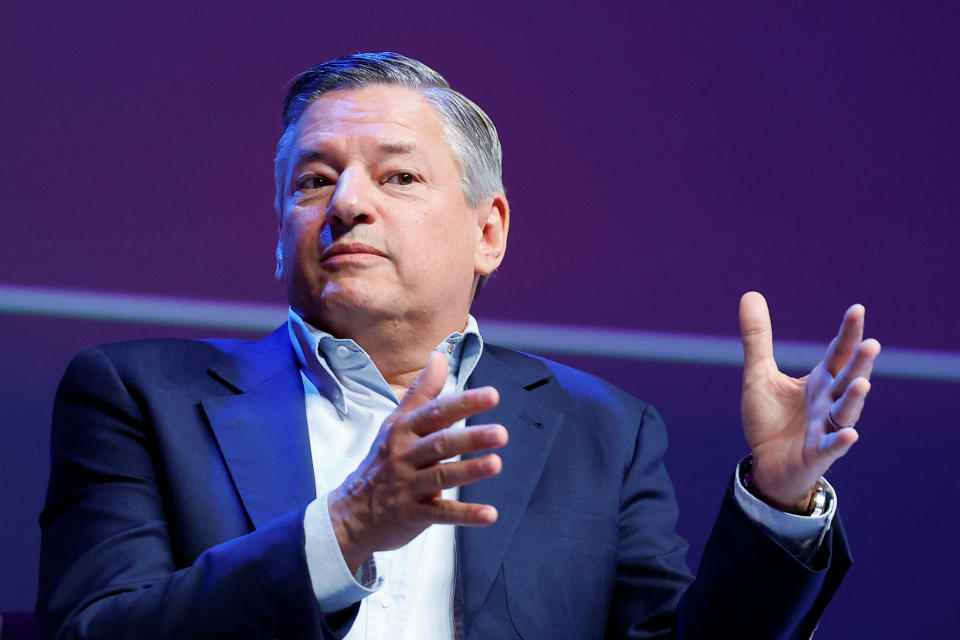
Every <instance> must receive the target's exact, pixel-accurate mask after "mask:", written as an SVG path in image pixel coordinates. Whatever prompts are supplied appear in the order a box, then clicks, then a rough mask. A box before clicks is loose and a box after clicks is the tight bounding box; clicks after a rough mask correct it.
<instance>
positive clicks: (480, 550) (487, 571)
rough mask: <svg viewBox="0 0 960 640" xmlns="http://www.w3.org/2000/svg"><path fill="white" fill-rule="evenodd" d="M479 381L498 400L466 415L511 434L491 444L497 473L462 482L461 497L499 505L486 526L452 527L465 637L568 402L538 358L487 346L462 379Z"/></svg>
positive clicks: (473, 384)
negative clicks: (498, 444) (498, 460)
mask: <svg viewBox="0 0 960 640" xmlns="http://www.w3.org/2000/svg"><path fill="white" fill-rule="evenodd" d="M484 385H491V386H494V387H496V388H497V390H498V391H499V392H500V404H498V405H497V406H496V407H494V408H493V409H491V410H490V411H488V412H486V413H483V414H481V415H479V416H474V417H472V418H471V419H469V420H468V421H467V422H468V424H484V423H499V424H502V425H503V426H505V427H506V428H507V430H508V431H509V433H510V440H509V443H508V444H507V446H505V447H504V448H502V449H499V450H498V451H497V453H498V454H499V455H500V457H501V459H502V460H503V470H502V471H501V472H500V475H498V476H497V477H495V478H489V479H486V480H483V481H481V482H477V483H476V484H471V485H466V486H464V487H461V489H460V500H463V501H465V502H476V503H483V504H492V505H493V506H495V507H496V508H497V511H498V517H497V522H496V523H494V524H493V525H490V526H489V527H461V528H458V529H457V549H458V553H457V563H458V564H457V567H458V576H457V579H458V581H459V585H458V588H460V589H462V591H461V593H462V594H463V622H464V629H465V631H466V635H467V636H469V632H470V627H471V625H472V622H473V619H474V617H475V616H476V614H477V611H478V610H479V609H480V606H481V605H482V604H483V601H484V600H485V599H486V597H487V593H488V592H489V590H490V587H491V586H492V585H493V582H494V579H495V578H496V576H497V573H498V572H499V571H500V565H501V564H502V562H503V558H504V555H505V554H506V550H507V548H508V546H509V544H510V541H511V540H512V538H513V535H514V533H515V531H516V529H517V525H518V524H519V522H520V519H521V518H522V517H523V513H524V511H526V508H527V504H528V502H529V501H530V496H531V495H532V493H533V490H534V487H536V485H537V482H538V480H539V478H540V474H541V473H542V471H543V466H544V464H545V463H546V460H547V456H548V454H549V452H550V448H551V446H552V444H553V441H554V439H555V437H556V435H557V432H558V431H559V430H560V426H561V424H562V423H563V416H564V411H565V409H566V406H567V402H568V396H567V394H566V392H564V391H563V389H561V388H560V385H559V383H558V382H557V380H556V378H555V377H554V376H553V374H552V373H551V371H550V370H549V369H548V368H547V366H546V364H544V363H543V362H542V361H541V360H539V359H536V358H533V357H531V356H527V355H525V354H521V353H518V352H515V351H510V350H507V349H502V348H498V347H494V346H490V345H486V346H485V350H484V354H483V357H482V358H481V359H480V362H479V363H478V364H477V368H476V369H475V371H474V373H473V376H472V377H471V378H470V381H469V383H468V386H469V387H470V388H476V387H480V386H484ZM464 457H472V456H464Z"/></svg>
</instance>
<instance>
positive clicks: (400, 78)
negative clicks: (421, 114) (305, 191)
mask: <svg viewBox="0 0 960 640" xmlns="http://www.w3.org/2000/svg"><path fill="white" fill-rule="evenodd" d="M371 84H387V85H396V86H400V87H408V88H410V89H414V90H416V91H418V92H419V93H420V94H421V95H423V97H424V98H425V99H426V100H427V102H429V103H430V105H431V106H433V108H434V109H436V110H437V112H438V113H439V114H440V117H441V118H442V120H443V130H444V135H445V136H446V138H447V142H448V143H449V144H450V149H451V151H452V152H453V157H454V160H455V161H456V162H457V167H458V169H459V171H460V185H461V186H462V188H463V193H464V196H466V199H467V202H469V203H470V206H473V207H476V206H479V205H480V204H481V203H482V202H483V201H484V199H486V198H487V197H488V196H490V195H493V194H494V193H502V192H503V191H504V189H503V178H502V174H503V152H502V150H501V148H500V139H499V137H498V136H497V129H496V128H495V127H494V126H493V122H492V121H491V120H490V118H489V117H488V116H487V114H486V113H484V112H483V110H482V109H481V108H480V107H478V106H477V105H476V104H475V103H474V102H473V101H472V100H470V99H469V98H467V97H466V96H464V95H463V94H462V93H460V92H458V91H454V90H453V89H451V88H450V83H448V82H447V81H446V80H445V79H444V77H443V76H441V75H440V74H439V73H437V72H436V71H434V70H433V69H431V68H430V67H428V66H427V65H425V64H423V63H422V62H419V61H417V60H413V59H412V58H408V57H406V56H402V55H400V54H398V53H391V52H389V51H384V52H382V53H355V54H353V55H349V56H343V57H341V58H336V59H334V60H330V61H328V62H323V63H321V64H318V65H316V66H314V67H311V68H310V69H308V70H307V71H304V72H303V73H301V74H300V75H298V76H297V77H296V79H295V80H294V82H293V86H291V87H290V91H288V92H287V97H286V99H285V100H284V102H283V120H282V124H283V134H282V135H281V136H280V141H279V142H278V143H277V155H276V157H275V158H274V179H275V180H276V186H277V193H276V200H275V202H274V207H275V208H276V210H277V215H279V216H282V215H283V192H284V187H285V181H286V170H287V159H288V158H289V151H290V144H291V142H292V141H293V135H294V130H295V128H296V127H295V125H296V124H297V121H298V120H299V119H300V116H302V115H303V112H304V110H306V108H307V107H308V106H309V105H310V103H311V102H313V101H314V100H316V99H317V98H318V97H320V96H321V95H322V94H324V93H326V92H328V91H333V90H335V89H359V88H361V87H365V86H367V85H371Z"/></svg>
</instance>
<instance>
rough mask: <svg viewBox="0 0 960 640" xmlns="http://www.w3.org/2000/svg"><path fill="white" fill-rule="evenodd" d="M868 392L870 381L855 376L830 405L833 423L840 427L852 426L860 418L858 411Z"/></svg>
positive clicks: (860, 409) (861, 408)
mask: <svg viewBox="0 0 960 640" xmlns="http://www.w3.org/2000/svg"><path fill="white" fill-rule="evenodd" d="M869 392H870V382H869V381H868V380H867V379H866V378H857V379H856V380H854V381H853V382H851V383H850V384H849V385H848V386H847V390H846V391H845V392H844V394H843V395H842V396H840V397H839V398H838V399H837V400H836V401H835V402H834V403H833V404H832V405H831V406H830V415H832V416H833V421H834V423H835V424H836V425H837V426H838V427H841V430H842V427H852V426H853V425H855V424H857V420H859V419H860V412H861V411H862V410H863V405H864V403H865V402H866V400H867V393H869Z"/></svg>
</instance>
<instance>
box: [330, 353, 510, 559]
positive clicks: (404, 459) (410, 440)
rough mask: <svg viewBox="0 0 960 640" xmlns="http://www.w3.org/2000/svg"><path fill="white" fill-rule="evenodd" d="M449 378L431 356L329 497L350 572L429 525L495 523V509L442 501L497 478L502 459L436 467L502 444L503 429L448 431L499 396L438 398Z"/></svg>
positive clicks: (488, 390) (476, 393) (440, 360)
mask: <svg viewBox="0 0 960 640" xmlns="http://www.w3.org/2000/svg"><path fill="white" fill-rule="evenodd" d="M446 379H447V363H446V360H445V359H444V357H443V356H442V355H440V354H439V353H432V354H431V355H430V358H429V359H428V360H427V366H426V368H425V369H424V370H423V373H422V374H421V376H420V378H419V379H418V380H417V381H416V382H415V383H414V384H413V385H412V386H411V387H410V389H409V391H407V393H406V395H404V397H403V400H402V401H401V402H400V406H399V407H397V409H396V410H395V411H394V412H393V413H391V414H390V416H389V417H387V419H386V420H385V421H384V423H383V425H382V426H381V428H380V433H379V435H378V436H377V439H376V440H375V441H374V443H373V445H372V446H371V447H370V452H369V453H368V454H367V456H366V458H364V460H363V462H361V463H360V466H359V467H357V469H356V470H355V471H354V472H353V473H351V474H350V475H349V476H347V479H346V480H344V482H343V484H341V485H340V486H339V487H337V488H336V489H335V490H333V491H332V492H331V493H330V494H329V496H328V498H327V505H328V508H329V510H330V519H331V521H332V523H333V529H334V532H335V533H336V536H337V541H338V542H339V544H340V549H341V551H342V552H343V557H344V560H346V563H347V566H348V567H349V568H350V571H356V570H357V568H358V567H359V566H360V565H361V564H362V563H363V562H364V561H365V560H366V559H367V558H369V557H370V556H371V554H372V553H373V552H374V551H385V550H388V549H396V548H398V547H401V546H403V545H405V544H406V543H408V542H409V541H410V540H412V539H413V538H415V537H416V536H417V535H418V534H419V533H420V532H421V531H423V530H424V529H426V528H427V527H428V526H430V525H431V524H434V523H445V524H459V525H489V524H493V523H494V522H496V520H497V510H496V509H495V508H494V507H492V506H490V505H482V504H471V503H464V502H459V501H456V500H444V499H443V498H442V496H441V492H442V491H443V489H447V488H449V487H457V486H461V485H464V484H469V483H471V482H476V481H477V480H482V479H484V478H489V477H491V476H495V475H497V474H498V473H500V468H501V461H500V457H499V456H498V455H497V454H495V453H490V454H487V455H484V456H480V457H478V458H473V459H471V460H462V461H457V462H446V463H442V464H441V461H442V460H446V459H448V458H451V457H453V456H457V455H463V454H467V453H473V452H476V451H482V450H484V449H493V448H498V447H502V446H504V445H505V444H506V443H507V430H506V429H505V428H504V427H503V426H501V425H497V424H493V425H475V426H470V427H465V428H463V429H452V428H449V427H450V425H452V424H455V423H456V422H458V421H459V420H462V419H465V418H468V417H470V416H472V415H474V414H477V413H482V412H483V411H487V410H488V409H491V408H493V407H495V406H496V405H497V403H498V402H499V401H500V396H499V394H498V393H497V391H496V389H494V388H493V387H482V388H479V389H470V390H468V391H464V392H461V393H456V394H452V395H449V396H446V397H443V398H438V397H437V396H438V395H439V394H440V391H441V390H442V389H443V384H444V382H445V381H446Z"/></svg>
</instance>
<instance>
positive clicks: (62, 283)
mask: <svg viewBox="0 0 960 640" xmlns="http://www.w3.org/2000/svg"><path fill="white" fill-rule="evenodd" d="M92 4H93V6H86V5H84V4H80V5H77V4H68V3H60V4H56V3H43V2H31V3H17V2H6V3H3V4H2V5H0V83H2V84H0V86H2V87H3V90H2V92H0V114H2V117H0V140H2V144H3V153H2V154H0V175H2V176H3V178H2V181H0V206H2V212H3V216H4V217H3V221H4V225H3V230H4V232H3V234H0V283H2V284H21V285H31V286H49V287H67V288H79V289H92V290H104V291H121V292H130V293H145V294H159V295H168V296H182V297H195V298H201V299H209V298H215V299H226V300H237V301H250V302H262V303H273V304H278V303H281V302H282V291H281V289H280V287H279V286H278V285H277V283H276V282H275V281H274V280H273V277H272V272H273V261H274V259H273V248H274V243H275V237H276V222H275V217H274V213H273V211H272V198H273V183H272V158H273V148H274V145H275V143H276V138H277V136H278V135H279V133H280V132H279V115H280V102H281V100H282V97H283V94H284V90H285V86H286V84H287V82H288V81H289V80H290V79H291V78H292V77H293V76H294V75H295V74H296V73H297V72H299V71H301V70H303V69H304V68H306V67H307V66H309V65H311V64H313V63H315V62H318V61H321V60H326V59H329V58H332V57H335V56H338V55H343V54H345V53H349V52H353V51H358V50H384V49H389V50H396V51H400V52H402V53H405V54H407V55H410V56H413V57H415V58H418V59H421V60H423V61H424V62H426V63H428V64H430V65H431V66H433V67H435V68H436V69H438V70H439V71H440V72H441V73H443V74H444V75H446V76H447V78H448V79H450V81H451V82H452V84H453V85H454V87H455V88H458V89H460V90H461V91H463V92H464V93H466V94H467V95H468V96H470V97H472V98H473V99H475V100H476V101H477V102H478V103H479V104H481V105H482V106H483V107H484V108H485V109H486V110H487V111H488V113H489V114H490V115H491V117H492V118H493V120H494V122H495V123H496V124H497V126H498V129H499V131H500V134H501V138H502V141H503V145H504V153H505V176H504V179H505V182H506V185H507V190H508V196H509V197H510V201H511V204H512V207H513V227H512V231H513V233H512V234H511V238H510V251H509V252H508V257H507V260H506V262H505V264H504V266H503V268H502V269H501V270H500V272H499V274H498V275H497V277H496V278H495V279H494V280H493V281H492V282H491V284H490V286H489V288H488V290H487V291H485V292H484V294H483V296H482V297H481V298H480V300H479V301H478V304H477V306H476V308H475V313H476V315H477V316H478V317H479V318H480V320H481V324H482V321H483V319H484V318H490V319H497V320H528V321H539V322H550V323H558V324H580V325H589V326H615V327H624V328H636V329H644V330H657V331H677V332H693V333H708V334H719V335H734V334H735V333H736V331H737V325H736V302H737V299H738V297H739V295H740V293H742V292H743V291H745V290H748V289H758V290H760V291H763V292H764V293H765V294H766V295H767V297H768V300H769V301H770V305H771V308H772V312H773V317H774V331H775V334H776V335H777V336H778V337H780V338H789V339H796V340H816V341H822V342H826V340H827V339H828V338H829V337H830V336H831V335H832V334H833V333H834V331H835V329H836V324H837V322H838V321H839V317H840V314H841V313H842V311H843V309H844V308H845V307H846V306H847V305H848V304H849V303H851V302H855V301H856V302H862V303H864V304H866V305H867V308H868V328H869V333H870V334H871V335H874V336H876V337H878V338H879V339H880V340H881V342H883V343H884V344H885V345H888V346H896V347H907V348H924V349H938V350H948V351H960V332H957V331H956V327H957V313H958V311H960V303H958V293H957V283H958V278H957V266H956V265H957V261H956V258H955V255H954V254H955V252H956V250H957V248H958V246H960V242H958V239H960V207H958V205H960V171H958V170H960V166H958V165H960V162H958V153H957V150H958V148H960V126H958V116H957V114H958V113H960V77H958V75H960V73H958V69H960V67H958V64H957V60H960V44H958V38H957V33H958V29H960V9H958V8H957V5H956V4H954V3H946V2H944V3H910V4H908V3H902V5H899V6H898V5H895V4H894V3H879V4H878V3H849V4H845V6H843V7H837V6H833V5H832V4H829V3H822V4H821V3H805V4H804V5H803V7H802V8H796V7H793V6H790V7H787V6H783V4H785V3H760V2H756V3H752V2H751V3H736V4H735V5H734V6H730V4H732V3H723V4H721V3H703V4H702V5H693V4H686V5H682V6H681V5H679V4H676V3H663V4H656V5H655V4H647V3H623V5H622V6H621V5H619V4H617V3H600V4H599V5H598V6H595V7H593V8H590V7H588V5H587V4H586V3H556V2H553V3H533V2H530V3H523V2H516V1H514V2H509V3H507V2H488V3H484V4H480V3H464V2H453V1H451V2H442V3H441V2H437V3H431V6H426V5H424V4H419V3H399V2H398V3H393V2H379V1H378V2H367V3H363V4H362V5H359V4H354V3H319V2H296V3H294V2H289V3H282V4H280V3H277V5H276V6H274V7H266V6H264V4H263V3H256V2H250V1H249V0H244V1H241V2H234V3H229V4H228V3H203V4H200V3H195V2H184V1H182V0H177V1H172V2H166V3H163V4H162V5H160V4H155V5H149V6H146V7H141V8H135V9H134V8H132V5H131V4H130V3H121V2H115V3H109V2H97V3H92ZM203 333H204V334H205V335H209V334H210V332H209V331H206V332H203ZM156 335H179V336H196V335H198V332H197V331H196V330H188V329H172V328H158V327H151V326H136V325H119V324H111V323H98V322H93V321H78V320H56V319H49V318H44V319H39V318H34V317H28V316H13V315H2V314H0V356H2V358H3V362H4V365H5V366H4V370H3V371H4V372H3V373H0V402H2V403H3V407H4V412H5V415H6V420H5V423H4V426H3V429H2V433H0V493H2V503H0V507H2V508H0V609H15V608H29V607H31V606H32V602H33V598H34V595H35V589H36V577H35V571H36V562H37V549H38V529H37V527H36V516H37V514H38V513H39V509H40V505H41V503H42V493H43V489H44V487H45V483H46V473H47V466H46V465H47V461H46V447H47V442H48V433H47V430H48V428H49V425H48V422H49V414H50V405H51V399H52V395H53V391H54V389H55V386H56V381H57V379H58V378H59V376H60V374H61V373H62V371H63V368H64V367H65V365H66V363H67V361H68V360H69V358H70V356H71V355H72V354H73V353H74V352H75V351H76V350H77V349H79V348H81V347H82V346H84V345H87V344H93V343H99V342H105V341H112V340H118V339H125V338H129V337H137V336H156ZM562 359H563V360H564V361H566V362H569V363H571V364H574V365H575V366H581V367H582V368H586V369H588V370H590V371H594V372H596V373H599V374H600V375H603V376H604V377H607V378H609V379H611V380H612V381H614V382H615V383H617V384H619V385H621V386H623V387H624V388H626V389H628V390H630V391H631V392H634V393H636V394H637V395H639V396H640V397H642V398H644V399H646V400H648V401H650V402H652V403H654V404H655V405H656V406H657V407H658V408H659V409H660V411H661V413H663V414H664V415H665V417H666V419H667V423H668V426H669V427H670V432H671V437H672V450H671V452H670V454H669V464H670V466H671V468H672V471H673V476H674V479H675V482H676V485H677V491H678V494H679V498H680V504H681V529H682V532H683V533H684V535H686V536H687V537H688V538H689V539H690V541H691V545H692V549H691V554H690V558H689V559H690V562H691V564H692V565H693V566H695V565H696V562H697V560H698V558H699V554H700V550H701V548H702V545H703V541H704V540H705V538H706V535H707V533H708V532H709V527H710V525H711V522H712V519H713V516H714V515H715V512H716V508H717V506H718V504H719V500H720V495H721V492H722V489H723V485H724V482H725V481H726V480H727V478H728V476H729V474H730V472H731V471H732V468H733V465H734V463H735V461H736V460H737V458H738V457H739V456H740V455H741V454H742V453H743V450H744V445H743V443H742V437H741V436H740V434H739V425H738V406H737V405H738V384H739V372H738V371H737V370H736V369H733V368H726V367H708V366H694V365H679V364H667V365H665V364H661V363H648V362H636V361H612V360H604V359H599V358H594V359H591V358H562ZM958 392H960V386H958V385H957V384H955V383H945V382H941V383H933V382H920V381H905V380H896V379H889V378H886V379H885V378H877V380H876V381H875V385H874V394H873V395H872V396H871V399H870V403H869V406H868V408H867V410H866V413H865V416H864V420H863V429H862V435H863V436H864V437H863V439H862V441H861V443H860V444H858V445H857V447H856V448H855V450H854V451H853V452H852V453H851V454H850V455H849V456H848V458H847V459H845V460H843V461H842V463H840V464H838V465H837V466H836V468H835V469H834V470H833V471H832V472H831V476H830V477H831V481H833V482H834V483H835V485H836V486H837V488H838V490H839V492H840V496H841V498H840V499H841V504H842V513H843V516H844V521H845V523H846V524H847V528H848V531H849V533H850V535H851V537H852V540H853V548H854V557H855V560H856V561H857V564H856V565H855V566H854V569H853V570H852V572H851V574H850V576H849V577H848V580H847V582H846V584H845V586H844V588H843V589H842V590H841V592H840V593H839V594H838V596H837V597H836V599H835V601H834V603H833V604H832V605H831V607H830V608H829V609H828V611H827V614H826V615H825V617H824V621H823V624H822V626H821V630H820V631H819V633H818V638H828V639H829V638H844V639H846V638H851V637H852V638H868V637H869V638H900V637H924V638H933V637H946V636H948V635H951V634H952V633H954V632H955V630H956V628H957V627H958V625H960V614H958V609H957V607H956V601H957V595H958V590H957V588H956V587H955V585H954V583H955V576H956V575H957V570H958V569H960V567H958V562H957V561H956V559H955V554H954V551H953V543H954V539H955V537H956V536H957V534H958V526H957V523H958V516H957V515H956V513H957V508H956V502H957V498H956V497H957V495H958V489H960V486H958V484H960V483H958V482H957V480H956V474H955V473H954V471H953V468H954V466H955V457H956V452H957V451H958V449H960V435H958V431H957V428H956V415H957V409H958V408H960V401H958V396H960V394H958Z"/></svg>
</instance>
